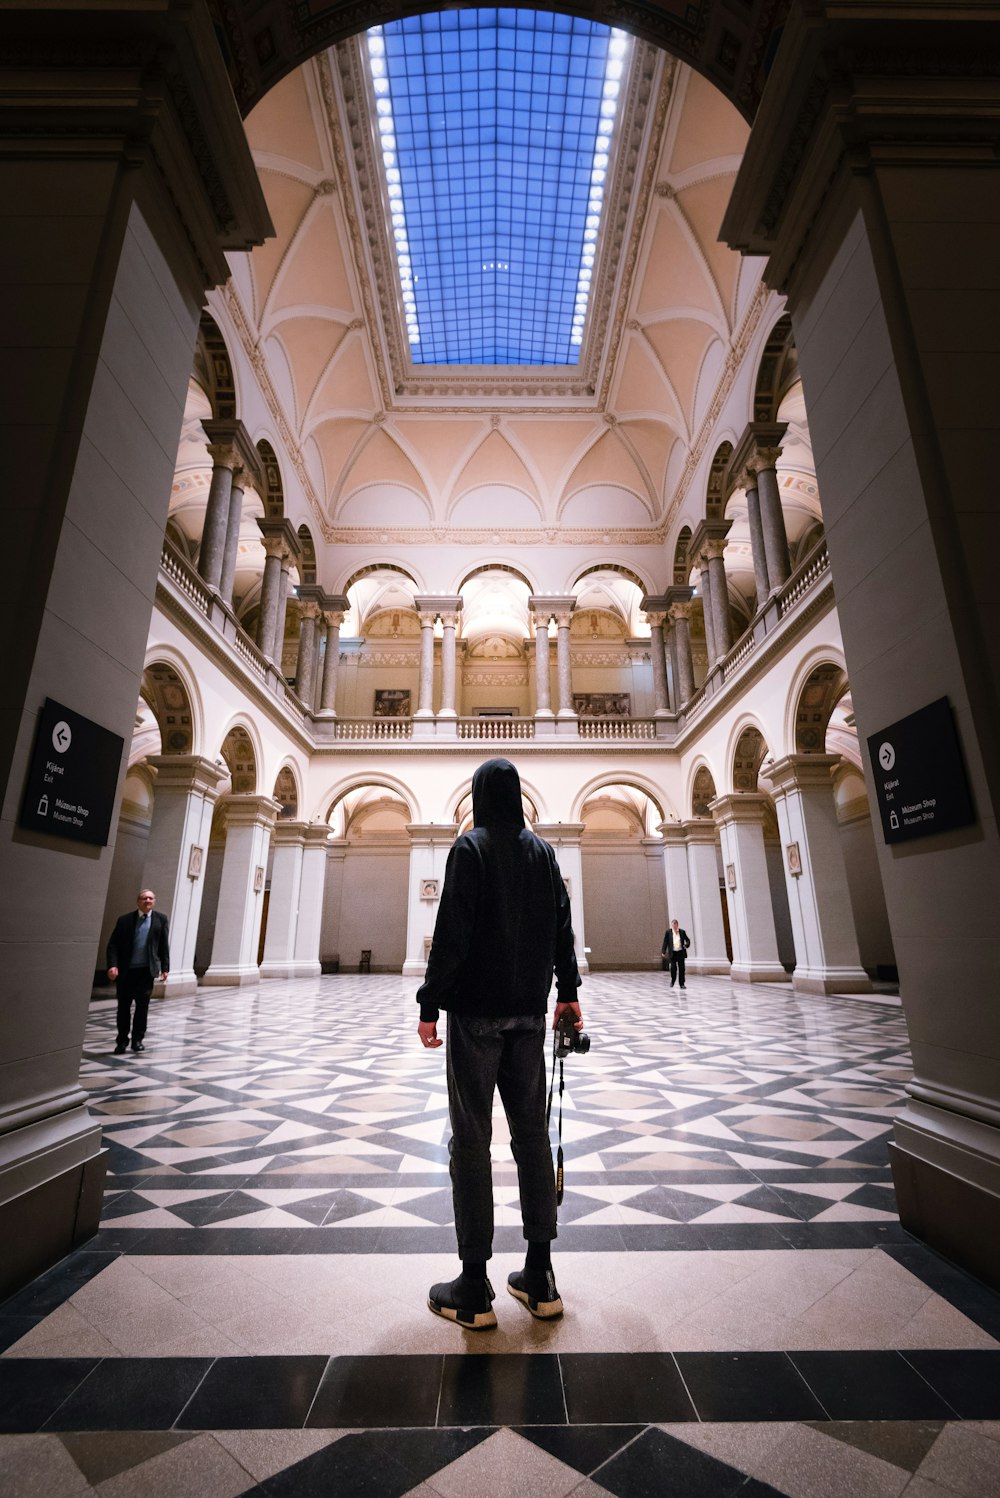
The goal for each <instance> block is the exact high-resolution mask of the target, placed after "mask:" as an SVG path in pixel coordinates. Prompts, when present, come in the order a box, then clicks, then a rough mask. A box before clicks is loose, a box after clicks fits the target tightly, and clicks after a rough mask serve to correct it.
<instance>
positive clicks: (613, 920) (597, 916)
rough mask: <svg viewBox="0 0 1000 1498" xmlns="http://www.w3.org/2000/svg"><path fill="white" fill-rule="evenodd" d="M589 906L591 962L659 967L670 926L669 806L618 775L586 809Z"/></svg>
mask: <svg viewBox="0 0 1000 1498" xmlns="http://www.w3.org/2000/svg"><path fill="white" fill-rule="evenodd" d="M580 821H581V822H583V824H584V832H583V837H582V839H581V849H580V852H581V862H582V868H583V911H584V928H585V930H586V932H587V944H588V946H589V947H590V958H589V961H590V966H591V968H594V969H601V968H603V969H605V970H608V969H610V970H613V971H616V972H622V971H626V970H629V969H650V968H657V967H659V956H658V953H659V950H660V943H661V941H662V939H663V933H664V930H665V929H666V925H667V894H666V884H665V881H664V872H663V842H662V839H661V838H660V836H659V833H658V832H657V830H656V829H657V828H658V827H659V825H660V823H661V822H662V821H663V809H662V807H661V806H660V805H659V804H658V803H657V802H656V801H655V800H654V799H653V797H652V796H651V795H649V794H648V792H647V791H645V790H644V789H642V788H641V787H639V786H636V785H631V784H628V783H627V782H624V781H620V782H615V783H612V784H605V785H601V786H599V787H597V788H596V789H594V790H593V791H591V792H590V794H589V795H588V796H587V799H586V800H585V801H584V804H583V807H582V809H581V811H580Z"/></svg>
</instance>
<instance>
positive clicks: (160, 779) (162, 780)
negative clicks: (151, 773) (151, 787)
mask: <svg viewBox="0 0 1000 1498" xmlns="http://www.w3.org/2000/svg"><path fill="white" fill-rule="evenodd" d="M146 763H147V765H149V766H151V767H152V768H153V769H154V770H155V771H156V788H157V790H158V791H159V790H167V789H169V790H178V791H201V792H202V793H203V794H204V795H205V796H211V797H212V798H213V800H214V798H215V796H216V795H217V794H218V790H219V786H220V785H221V784H222V782H223V781H224V780H228V779H229V771H228V769H226V767H225V765H223V766H222V767H221V769H220V767H219V766H218V765H217V764H215V763H214V762H213V761H212V760H210V759H205V758H204V757H203V756H202V755H200V754H151V755H150V756H149V758H148V759H147V760H146Z"/></svg>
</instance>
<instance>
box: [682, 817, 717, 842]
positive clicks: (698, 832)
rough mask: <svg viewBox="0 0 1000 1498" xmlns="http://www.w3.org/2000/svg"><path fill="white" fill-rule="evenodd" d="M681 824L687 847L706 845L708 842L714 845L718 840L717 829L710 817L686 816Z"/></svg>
mask: <svg viewBox="0 0 1000 1498" xmlns="http://www.w3.org/2000/svg"><path fill="white" fill-rule="evenodd" d="M681 826H682V827H683V829H684V840H685V842H686V843H687V844H688V846H689V847H698V846H700V845H704V846H707V845H708V844H709V843H711V845H712V846H713V847H714V846H715V844H716V843H717V842H718V841H719V829H718V827H717V826H716V824H715V821H714V820H713V818H712V817H686V818H685V819H684V821H683V822H682V823H681Z"/></svg>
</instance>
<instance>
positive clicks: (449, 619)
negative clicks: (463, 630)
mask: <svg viewBox="0 0 1000 1498" xmlns="http://www.w3.org/2000/svg"><path fill="white" fill-rule="evenodd" d="M441 628H442V631H443V634H442V638H441V706H440V707H439V708H438V714H437V715H438V717H439V718H455V717H457V716H458V714H457V712H456V710H455V657H456V650H455V632H456V630H457V628H458V614H457V613H444V614H442V615H441Z"/></svg>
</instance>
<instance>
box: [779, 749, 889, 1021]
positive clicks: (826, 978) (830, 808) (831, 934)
mask: <svg viewBox="0 0 1000 1498" xmlns="http://www.w3.org/2000/svg"><path fill="white" fill-rule="evenodd" d="M839 763H840V756H839V755H838V754H790V755H788V756H787V757H786V758H785V759H781V760H778V762H777V764H774V765H772V766H771V768H770V769H769V770H765V771H764V775H765V777H766V779H768V780H769V781H770V782H771V785H772V786H773V787H774V799H775V809H776V811H777V813H778V826H779V827H780V829H781V841H782V844H783V845H784V846H783V853H784V868H785V882H786V885H787V888H788V909H789V913H790V915H791V918H792V933H793V935H794V938H795V972H794V974H793V975H792V982H793V983H794V985H795V987H796V989H798V990H800V991H801V992H803V993H870V992H871V982H870V980H869V978H868V974H867V973H866V972H865V970H864V968H863V967H862V966H861V957H860V955H859V953H858V938H857V933H856V931H855V927H854V914H853V912H852V910H851V896H850V891H849V889H848V885H847V869H846V866H845V864H844V853H843V848H842V846H841V841H840V827H839V825H838V822H837V806H836V801H835V799H834V794H833V780H832V778H831V777H832V774H833V771H834V769H835V768H836V766H837V765H838V764H839ZM790 848H791V849H792V850H793V851H792V853H791V854H790V853H789V849H790Z"/></svg>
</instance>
